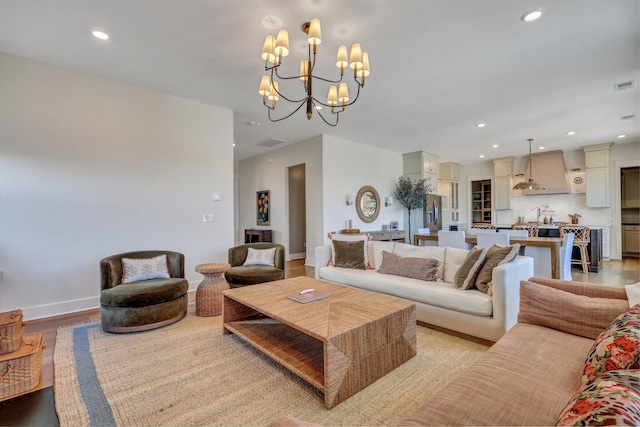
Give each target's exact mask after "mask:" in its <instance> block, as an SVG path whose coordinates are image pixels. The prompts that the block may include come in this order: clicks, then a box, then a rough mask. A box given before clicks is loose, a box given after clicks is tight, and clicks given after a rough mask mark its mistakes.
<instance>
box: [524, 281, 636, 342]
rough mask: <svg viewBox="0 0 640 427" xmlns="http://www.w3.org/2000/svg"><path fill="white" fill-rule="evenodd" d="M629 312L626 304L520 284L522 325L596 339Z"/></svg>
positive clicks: (525, 283) (526, 283)
mask: <svg viewBox="0 0 640 427" xmlns="http://www.w3.org/2000/svg"><path fill="white" fill-rule="evenodd" d="M625 309H626V302H625V300H619V299H613V298H592V297H588V296H585V295H576V294H573V293H571V292H565V291H562V290H560V289H556V288H552V287H549V286H546V285H541V284H538V283H534V282H530V281H525V280H523V281H521V282H520V313H519V314H518V322H520V323H531V324H534V325H540V326H545V327H547V328H553V329H557V330H559V331H563V332H567V333H570V334H573V335H579V336H582V337H586V338H591V339H595V338H596V337H598V335H599V334H600V333H601V332H602V330H603V329H604V328H606V327H607V325H609V324H610V323H611V322H612V321H613V320H614V319H615V318H616V316H618V315H619V314H620V313H622V312H624V311H625Z"/></svg>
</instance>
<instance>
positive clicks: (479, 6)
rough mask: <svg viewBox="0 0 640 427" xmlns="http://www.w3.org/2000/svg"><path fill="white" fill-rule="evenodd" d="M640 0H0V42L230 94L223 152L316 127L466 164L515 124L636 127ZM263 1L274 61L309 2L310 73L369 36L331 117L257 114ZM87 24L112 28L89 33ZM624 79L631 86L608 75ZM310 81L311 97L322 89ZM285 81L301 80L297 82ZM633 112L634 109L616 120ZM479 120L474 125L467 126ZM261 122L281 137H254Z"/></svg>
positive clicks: (582, 132) (296, 137)
mask: <svg viewBox="0 0 640 427" xmlns="http://www.w3.org/2000/svg"><path fill="white" fill-rule="evenodd" d="M639 6H640V2H638V0H608V1H602V0H562V1H558V0H484V1H479V0H429V1H426V0H393V1H389V0H348V1H346V0H342V1H339V0H296V1H285V0H233V1H231V0H206V1H205V0H186V1H178V0H55V1H51V0H23V1H19V0H0V51H4V52H7V53H11V54H15V55H19V56H23V57H26V58H31V59H35V60H38V61H44V62H47V63H51V64H55V65H58V66H61V67H65V68H69V69H74V70H79V71H82V72H86V73H90V74H94V75H98V76H102V77H106V78H109V79H114V80H117V81H121V82H126V83H131V84H135V85H140V86H145V87H148V88H151V89H155V90H158V91H162V92H167V93H171V94H174V95H179V96H182V97H186V98H190V99H194V100H198V101H201V102H204V103H208V104H213V105H217V106H221V107H225V108H229V109H231V110H233V111H234V139H235V143H236V147H235V159H236V160H241V159H244V158H248V157H251V156H254V155H257V154H262V153H265V152H268V151H269V150H273V149H278V148H281V147H283V146H285V145H286V144H292V143H295V142H298V141H301V140H304V139H306V138H310V137H313V136H316V135H319V134H328V135H332V136H335V137H337V138H344V139H348V140H352V141H356V142H361V143H365V144H370V145H374V146H377V147H383V148H386V149H388V150H391V151H394V152H398V153H405V152H411V151H417V150H425V151H429V152H431V153H434V154H438V155H440V156H441V161H456V162H459V163H463V164H465V163H476V162H478V161H481V160H480V159H479V156H480V155H481V154H484V155H485V156H486V157H485V160H490V159H493V158H497V157H503V156H509V155H516V156H521V155H525V154H526V153H527V152H528V145H527V142H526V139H527V138H534V143H533V145H534V150H536V147H537V146H539V145H544V146H545V147H546V149H547V150H553V149H561V150H573V149H577V148H579V147H581V146H583V145H590V144H598V143H602V142H608V141H615V142H616V143H624V142H635V141H638V140H639V139H640V132H639V122H638V115H639V109H640V100H639V99H640V98H639V90H638V85H639V83H640V77H639V76H640V72H639V69H640V58H639V55H640V35H639V34H640V33H639V28H640V25H639V20H640V11H639ZM534 8H542V9H543V11H544V15H543V16H542V18H541V19H540V20H538V21H536V22H533V23H524V22H522V21H521V20H520V16H521V15H522V14H523V13H524V12H525V11H527V10H530V9H534ZM267 15H275V16H277V17H279V18H281V19H282V22H283V26H284V28H286V29H288V30H289V37H290V40H291V51H292V52H291V54H290V55H289V57H287V58H285V62H284V65H283V68H285V70H288V72H287V73H286V74H293V73H296V72H297V71H298V67H299V61H300V60H301V59H303V57H304V56H306V47H305V44H304V40H305V37H304V34H303V33H302V32H301V31H300V30H299V28H300V25H301V24H302V23H303V22H305V21H308V20H309V19H310V18H313V17H317V18H319V19H320V20H321V23H322V35H323V38H322V44H321V45H320V46H319V47H318V49H319V51H318V63H319V64H318V65H317V67H316V68H317V69H318V70H319V71H320V72H321V75H322V76H325V77H329V78H336V77H337V76H338V71H337V68H335V66H334V65H333V64H335V53H336V50H337V46H338V45H339V44H346V45H347V46H350V45H351V43H352V42H354V41H358V42H360V43H361V44H362V47H363V50H365V51H368V52H369V55H370V60H371V75H370V76H369V77H368V79H367V82H366V86H365V87H364V89H363V91H362V93H361V95H360V99H359V100H358V102H357V103H356V104H355V105H353V106H352V107H350V108H349V109H348V110H347V111H346V112H345V113H343V114H342V115H341V117H340V123H339V124H338V126H337V127H335V128H333V127H329V126H327V125H326V124H324V123H323V122H322V121H321V120H320V119H319V118H318V117H315V116H314V117H313V119H312V120H311V121H308V120H307V119H306V117H305V114H304V111H303V110H304V108H303V109H302V110H301V111H299V112H298V113H296V114H295V115H294V116H293V117H291V118H289V119H287V120H284V121H282V122H279V123H270V122H269V121H268V119H267V112H266V108H265V107H264V106H263V105H262V100H261V97H260V96H259V95H258V93H257V90H258V83H259V81H260V77H261V76H262V75H263V74H264V63H263V61H262V60H261V58H260V52H261V48H262V43H263V40H264V37H265V36H266V35H267V34H269V33H273V34H275V33H276V31H274V30H269V29H267V28H265V27H264V26H263V25H262V20H263V18H264V17H265V16H267ZM94 29H100V30H102V31H105V32H107V33H108V34H109V35H110V37H111V38H110V40H108V41H106V42H104V41H100V40H97V39H95V38H94V37H93V36H92V35H91V31H92V30H94ZM629 80H634V81H635V88H633V89H629V90H625V91H618V92H615V91H614V84H615V83H618V82H624V81H629ZM319 86H321V85H320V84H318V85H316V86H315V88H316V93H318V94H321V95H320V96H319V98H321V100H323V101H324V97H325V95H324V94H325V93H326V90H327V89H326V87H320V88H319ZM294 88H295V90H297V91H298V93H297V94H296V95H294V97H295V96H298V95H300V91H301V85H300V84H296V85H295V87H294ZM280 89H281V90H282V91H285V88H284V86H282V87H281V88H280ZM352 89H353V88H352ZM286 104H287V103H286V102H283V101H280V102H279V106H278V109H277V110H276V113H278V111H279V112H280V114H282V115H284V114H285V111H287V110H289V111H291V109H292V107H291V105H286ZM630 114H635V115H636V118H635V119H633V120H628V121H622V120H620V117H621V116H625V115H630ZM250 121H255V122H259V123H261V126H250V125H248V124H247V122H250ZM479 122H486V123H487V125H486V127H484V128H482V129H479V128H477V127H476V126H475V124H476V123H479ZM568 131H575V132H576V134H575V135H573V136H567V135H566V132H568ZM619 134H626V135H627V137H626V138H624V139H618V138H617V135H619ZM270 138H280V139H285V140H287V141H288V142H287V143H286V144H281V145H277V146H275V147H274V148H271V149H269V148H265V147H262V146H257V145H256V144H257V143H260V142H263V141H266V140H268V139H270ZM492 144H498V145H499V148H492V147H491V145H492Z"/></svg>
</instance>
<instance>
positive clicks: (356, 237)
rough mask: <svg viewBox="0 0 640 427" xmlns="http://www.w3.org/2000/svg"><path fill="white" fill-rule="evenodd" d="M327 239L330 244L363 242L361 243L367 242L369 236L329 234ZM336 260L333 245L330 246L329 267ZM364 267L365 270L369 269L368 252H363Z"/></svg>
mask: <svg viewBox="0 0 640 427" xmlns="http://www.w3.org/2000/svg"><path fill="white" fill-rule="evenodd" d="M329 238H330V239H331V242H332V243H333V242H334V241H347V242H357V241H363V242H368V241H369V240H370V239H371V236H370V235H369V234H355V235H352V234H339V233H330V234H329ZM335 260H336V251H335V248H334V247H333V244H331V261H329V265H333V263H334V262H335ZM364 265H365V267H366V268H371V267H370V264H369V251H364Z"/></svg>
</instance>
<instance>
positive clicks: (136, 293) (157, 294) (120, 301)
mask: <svg viewBox="0 0 640 427" xmlns="http://www.w3.org/2000/svg"><path fill="white" fill-rule="evenodd" d="M188 289H189V282H188V281H187V280H186V279H182V278H173V279H154V280H142V281H139V282H133V283H123V284H121V285H118V286H114V287H113V288H108V289H104V290H102V291H101V292H100V304H102V305H107V306H113V307H141V306H148V305H153V304H160V303H163V302H167V301H171V300H174V299H176V298H180V297H181V296H183V295H185V294H186V293H187V290H188Z"/></svg>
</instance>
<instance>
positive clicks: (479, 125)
mask: <svg viewBox="0 0 640 427" xmlns="http://www.w3.org/2000/svg"><path fill="white" fill-rule="evenodd" d="M486 125H487V124H486V123H478V124H476V127H477V128H483V127H485V126H486Z"/></svg>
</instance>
